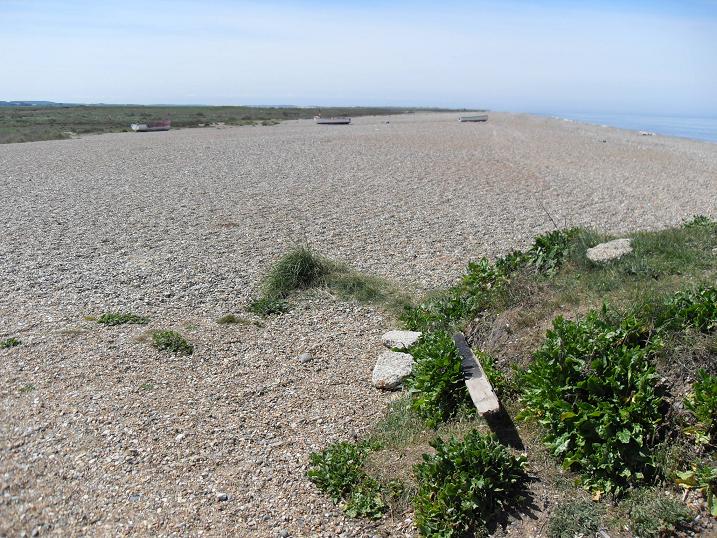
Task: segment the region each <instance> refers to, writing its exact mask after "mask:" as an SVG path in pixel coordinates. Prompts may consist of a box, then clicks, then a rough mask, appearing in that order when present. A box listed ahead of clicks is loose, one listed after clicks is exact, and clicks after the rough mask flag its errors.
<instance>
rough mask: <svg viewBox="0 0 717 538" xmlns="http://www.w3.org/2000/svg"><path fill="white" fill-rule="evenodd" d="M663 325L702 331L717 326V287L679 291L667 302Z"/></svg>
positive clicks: (671, 327) (669, 327)
mask: <svg viewBox="0 0 717 538" xmlns="http://www.w3.org/2000/svg"><path fill="white" fill-rule="evenodd" d="M662 316H663V319H662V320H661V321H662V325H663V327H665V328H668V329H675V330H678V329H686V328H688V327H692V328H694V329H696V330H698V331H701V332H710V331H712V330H714V329H716V328H717V287H714V286H702V287H698V288H695V289H692V290H683V291H678V292H677V293H675V295H674V296H672V297H671V298H670V299H669V300H668V301H667V303H666V309H665V310H664V311H663V312H662Z"/></svg>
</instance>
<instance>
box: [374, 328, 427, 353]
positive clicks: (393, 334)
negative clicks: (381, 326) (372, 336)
mask: <svg viewBox="0 0 717 538" xmlns="http://www.w3.org/2000/svg"><path fill="white" fill-rule="evenodd" d="M420 337H421V333H419V332H416V331H388V332H387V333H386V334H384V335H383V338H382V340H383V345H384V346H386V347H387V348H389V349H408V348H409V347H411V346H412V345H413V344H415V343H416V340H418V339H419V338H420Z"/></svg>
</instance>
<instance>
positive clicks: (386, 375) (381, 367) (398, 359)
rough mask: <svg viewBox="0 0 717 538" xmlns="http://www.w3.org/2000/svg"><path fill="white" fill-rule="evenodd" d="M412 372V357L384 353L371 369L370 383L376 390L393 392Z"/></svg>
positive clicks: (398, 352)
mask: <svg viewBox="0 0 717 538" xmlns="http://www.w3.org/2000/svg"><path fill="white" fill-rule="evenodd" d="M412 370H413V357H412V356H411V355H409V354H408V353H401V352H400V351H384V352H383V353H381V354H380V355H379V356H378V360H377V361H376V366H374V367H373V376H372V382H373V386H374V387H376V388H377V389H383V390H395V389H397V388H399V387H400V386H401V383H403V380H404V379H406V377H408V376H409V375H410V373H411V371H412Z"/></svg>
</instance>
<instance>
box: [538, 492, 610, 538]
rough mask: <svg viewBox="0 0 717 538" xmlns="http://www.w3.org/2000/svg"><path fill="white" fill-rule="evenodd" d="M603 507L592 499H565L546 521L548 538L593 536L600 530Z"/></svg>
mask: <svg viewBox="0 0 717 538" xmlns="http://www.w3.org/2000/svg"><path fill="white" fill-rule="evenodd" d="M603 512H604V510H603V508H602V506H600V505H599V504H597V503H595V502H592V501H583V500H580V501H566V502H564V503H562V504H560V505H558V506H557V507H556V508H555V511H554V512H553V513H552V514H550V520H549V522H548V538H575V537H576V536H585V537H588V536H595V534H596V533H597V532H598V531H599V530H600V521H601V519H602V516H603Z"/></svg>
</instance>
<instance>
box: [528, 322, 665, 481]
mask: <svg viewBox="0 0 717 538" xmlns="http://www.w3.org/2000/svg"><path fill="white" fill-rule="evenodd" d="M645 331H646V329H645V328H644V327H643V326H642V325H641V324H640V323H639V322H638V321H637V319H636V318H635V317H628V318H625V319H624V320H623V321H622V323H621V324H620V325H617V326H616V325H613V324H612V323H610V322H609V321H607V320H606V315H605V312H603V313H602V314H600V313H598V312H594V311H593V312H591V313H590V314H588V315H587V316H586V317H585V318H584V319H581V320H578V321H567V320H565V319H563V318H562V317H559V318H557V319H555V320H554V322H553V328H552V330H550V331H548V333H547V336H546V339H545V342H544V344H543V345H542V346H541V347H540V348H539V349H538V351H537V352H536V353H535V354H534V360H533V362H532V363H531V364H530V366H529V367H528V368H527V369H526V370H525V371H524V372H523V373H522V374H521V379H520V382H521V383H522V385H523V386H524V392H523V396H522V400H523V403H524V404H525V408H524V409H523V411H522V412H521V416H522V417H524V418H526V417H532V418H535V419H537V420H538V422H539V423H540V424H541V426H542V427H543V428H544V432H545V433H544V437H543V440H544V441H545V442H546V444H547V445H548V447H549V448H550V449H551V451H552V453H553V455H554V456H555V457H557V458H558V459H559V460H561V461H562V463H563V467H565V468H566V469H572V470H575V471H578V472H580V473H581V474H582V482H583V485H584V486H586V487H588V488H590V489H593V490H596V491H603V492H606V493H614V494H620V493H622V492H624V491H625V489H626V488H627V487H628V486H629V485H631V484H633V483H636V482H641V481H643V480H644V479H646V478H647V477H648V476H650V475H652V474H654V462H653V460H652V455H651V452H650V445H651V444H652V443H654V442H655V441H656V437H657V433H658V427H659V426H660V425H661V424H662V422H663V408H664V400H663V389H662V387H661V386H660V385H659V383H658V376H657V374H656V373H655V368H654V365H653V363H652V357H653V355H654V353H655V351H656V350H657V349H658V348H659V342H658V341H656V342H650V341H648V340H647V334H646V332H645Z"/></svg>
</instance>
